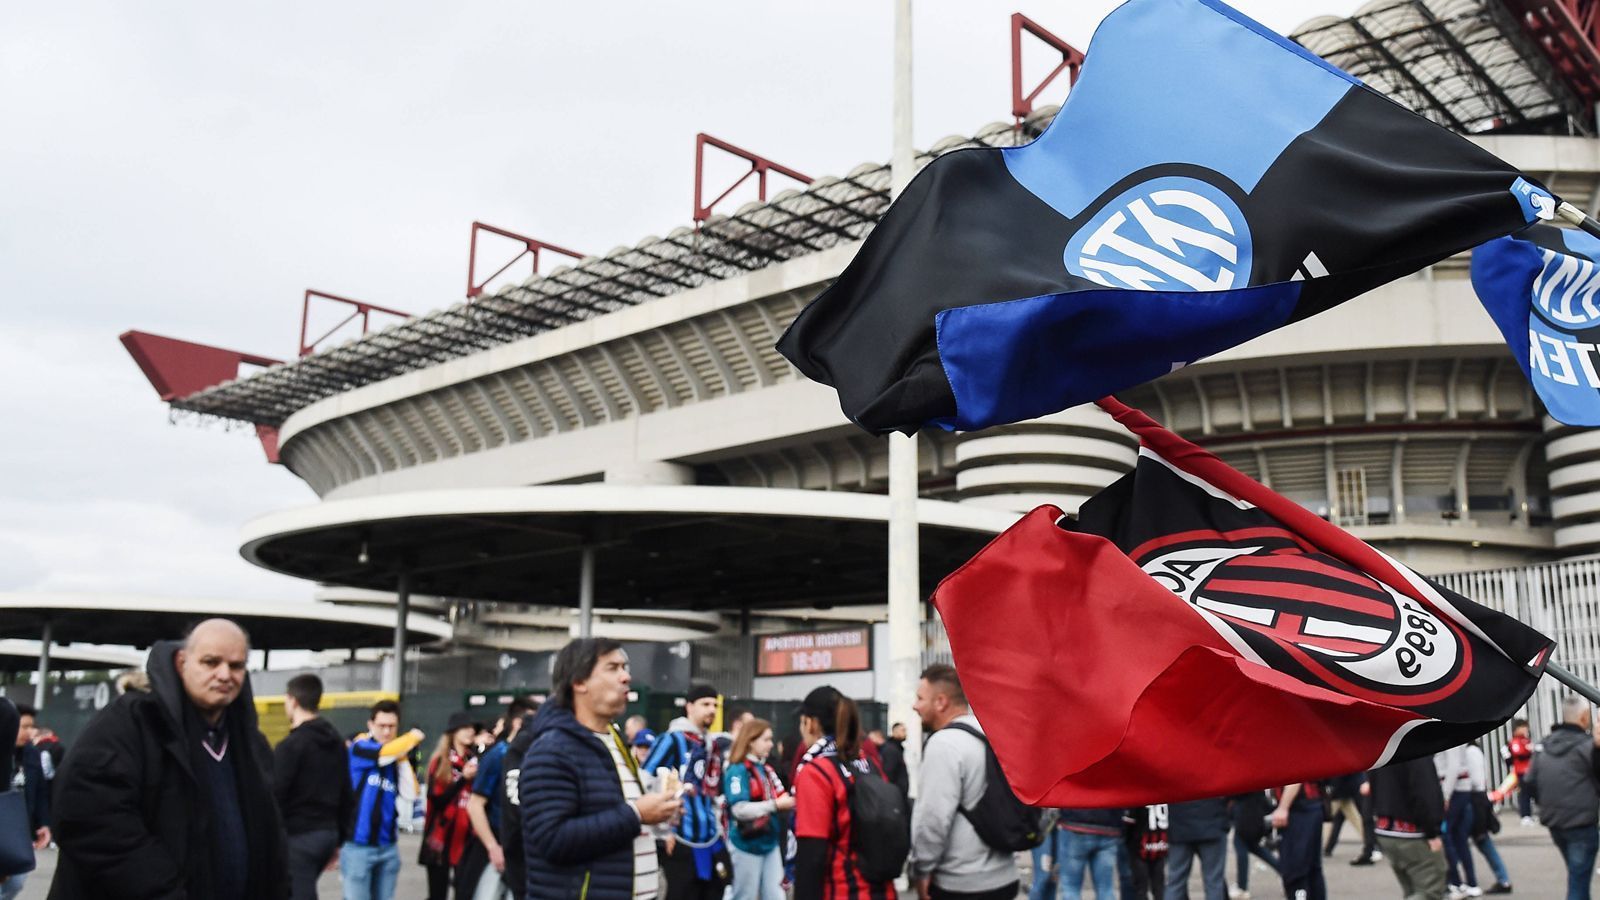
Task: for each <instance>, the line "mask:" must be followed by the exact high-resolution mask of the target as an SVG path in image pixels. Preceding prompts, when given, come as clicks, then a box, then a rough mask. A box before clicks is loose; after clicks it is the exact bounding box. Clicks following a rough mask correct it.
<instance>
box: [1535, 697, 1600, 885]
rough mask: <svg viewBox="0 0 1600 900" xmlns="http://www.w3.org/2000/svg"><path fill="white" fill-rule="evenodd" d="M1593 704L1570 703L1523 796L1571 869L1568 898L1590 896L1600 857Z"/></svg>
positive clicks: (1539, 752)
mask: <svg viewBox="0 0 1600 900" xmlns="http://www.w3.org/2000/svg"><path fill="white" fill-rule="evenodd" d="M1589 726H1590V717H1589V701H1587V700H1584V699H1583V698H1581V697H1568V698H1566V700H1564V701H1562V704H1561V724H1560V725H1557V726H1556V727H1555V728H1554V729H1552V730H1551V732H1550V735H1549V736H1548V737H1546V738H1545V739H1544V740H1543V741H1541V742H1540V743H1539V744H1538V746H1536V747H1534V748H1533V762H1531V763H1530V764H1529V765H1528V774H1527V775H1526V776H1525V777H1524V778H1523V779H1522V787H1523V790H1526V791H1527V792H1528V793H1529V795H1531V796H1532V797H1533V799H1534V800H1535V801H1536V802H1538V804H1539V822H1540V824H1542V825H1544V826H1545V827H1546V828H1549V829H1550V839H1551V840H1552V841H1554V842H1555V845H1556V847H1557V848H1559V849H1560V850H1561V856H1562V859H1563V860H1564V861H1565V862H1566V864H1567V896H1569V897H1587V896H1589V882H1590V879H1591V878H1592V877H1593V873H1594V858H1595V851H1596V849H1597V848H1600V831H1597V830H1596V827H1595V826H1596V819H1597V815H1596V812H1597V810H1596V808H1597V807H1600V753H1596V752H1595V743H1596V741H1595V739H1594V738H1591V737H1590V736H1589Z"/></svg>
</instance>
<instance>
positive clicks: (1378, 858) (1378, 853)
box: [1372, 849, 1383, 862]
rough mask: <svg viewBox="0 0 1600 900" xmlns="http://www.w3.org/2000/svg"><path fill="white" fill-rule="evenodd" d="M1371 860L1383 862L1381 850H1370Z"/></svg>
mask: <svg viewBox="0 0 1600 900" xmlns="http://www.w3.org/2000/svg"><path fill="white" fill-rule="evenodd" d="M1372 861H1373V862H1383V851H1382V850H1376V849H1374V850H1373V851H1372Z"/></svg>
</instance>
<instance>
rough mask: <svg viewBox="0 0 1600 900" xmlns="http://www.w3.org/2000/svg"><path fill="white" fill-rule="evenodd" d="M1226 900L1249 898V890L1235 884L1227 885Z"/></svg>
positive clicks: (1245, 899)
mask: <svg viewBox="0 0 1600 900" xmlns="http://www.w3.org/2000/svg"><path fill="white" fill-rule="evenodd" d="M1228 900H1250V892H1249V891H1247V890H1245V889H1244V888H1242V887H1239V886H1238V885H1237V884H1230V885H1228Z"/></svg>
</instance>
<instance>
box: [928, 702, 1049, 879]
mask: <svg viewBox="0 0 1600 900" xmlns="http://www.w3.org/2000/svg"><path fill="white" fill-rule="evenodd" d="M945 727H946V728H954V729H956V730H958V731H965V732H966V733H967V734H970V735H972V736H973V737H975V738H977V739H978V740H980V741H983V752H984V756H985V758H986V763H985V765H984V769H983V796H982V797H979V798H978V804H977V805H976V806H974V807H973V808H972V809H966V808H962V809H961V814H962V815H963V816H966V818H967V821H968V822H970V823H972V828H973V830H975V831H977V832H978V837H979V838H981V839H982V840H983V842H984V843H985V844H988V845H989V846H990V847H992V848H994V849H996V850H1003V851H1007V852H1012V853H1015V852H1017V851H1020V850H1032V849H1033V848H1034V847H1037V846H1039V845H1040V844H1042V843H1044V838H1045V831H1046V829H1045V827H1044V811H1043V810H1040V809H1038V808H1036V807H1032V806H1028V805H1027V804H1025V803H1023V802H1022V801H1021V800H1018V799H1017V795H1016V793H1015V792H1014V791H1012V790H1011V783H1010V782H1008V781H1006V773H1005V772H1003V771H1001V770H1000V760H999V759H997V758H996V757H995V755H994V748H993V747H990V746H989V739H988V738H986V737H984V736H983V732H981V731H979V730H978V729H976V728H973V727H972V726H970V725H963V724H961V723H959V722H951V723H950V724H949V725H946V726H945Z"/></svg>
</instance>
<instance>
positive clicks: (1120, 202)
mask: <svg viewBox="0 0 1600 900" xmlns="http://www.w3.org/2000/svg"><path fill="white" fill-rule="evenodd" d="M1555 206H1556V201H1555V199H1554V198H1553V197H1552V196H1551V195H1550V194H1549V193H1548V192H1547V191H1545V190H1544V189H1543V188H1541V187H1539V186H1538V185H1536V184H1533V183H1532V182H1530V181H1528V180H1526V179H1524V178H1522V177H1521V176H1520V174H1519V173H1518V172H1517V171H1516V170H1515V169H1513V168H1512V167H1510V166H1509V165H1507V164H1506V163H1504V162H1502V161H1501V160H1500V159H1498V158H1496V157H1495V156H1493V155H1492V154H1490V153H1488V152H1487V151H1485V150H1483V149H1481V148H1479V147H1478V146H1476V145H1475V144H1473V143H1472V142H1471V141H1469V140H1467V139H1466V138H1464V137H1461V136H1459V135H1456V134H1453V133H1451V132H1449V131H1447V130H1445V129H1443V128H1440V127H1438V126H1436V125H1434V124H1433V123H1431V122H1429V121H1427V120H1426V119H1423V118H1422V117H1420V116H1418V115H1416V114H1414V113H1412V112H1410V111H1409V110H1407V109H1405V108H1404V107H1401V106H1399V105H1397V104H1395V103H1393V102H1392V101H1390V100H1388V99H1386V98H1385V97H1383V96H1382V95H1380V94H1378V93H1376V92H1375V91H1373V90H1371V89H1370V88H1367V87H1366V86H1365V85H1363V84H1361V83H1360V82H1359V81H1357V80H1356V79H1354V78H1352V77H1350V76H1349V75H1346V74H1345V73H1344V72H1341V71H1340V70H1338V69H1337V68H1335V67H1333V66H1332V65H1330V64H1328V63H1327V62H1324V61H1323V60H1321V59H1319V58H1317V57H1316V56H1315V55H1313V54H1312V53H1310V52H1309V51H1307V50H1305V49H1304V48H1302V47H1300V46H1299V45H1297V44H1294V43H1292V42H1290V41H1289V40H1287V39H1285V38H1283V37H1280V36H1279V35H1277V34H1274V33H1273V32H1271V31H1269V30H1267V29H1266V28H1265V27H1263V26H1261V25H1259V24H1257V23H1255V22H1253V21H1251V20H1250V19H1248V18H1246V17H1244V16H1243V15H1241V14H1239V13H1238V12H1236V11H1235V10H1233V9H1232V8H1230V7H1228V6H1226V5H1225V4H1223V3H1221V2H1218V0H1129V2H1127V3H1125V4H1123V5H1122V6H1121V7H1119V8H1117V9H1116V10H1115V11H1113V12H1112V13H1111V15H1109V16H1107V17H1106V19H1105V21H1104V22H1103V23H1101V25H1100V27H1099V29H1098V31H1097V32H1096V33H1095V36H1094V42H1093V43H1092V44H1091V45H1090V49H1089V52H1088V58H1087V61H1086V62H1085V64H1084V68H1083V72H1082V75H1081V76H1080V78H1079V80H1078V83H1077V85H1076V86H1075V87H1074V88H1073V89H1072V92H1071V94H1070V95H1069V96H1068V98H1067V101H1066V103H1065V105H1063V106H1062V108H1061V112H1060V114H1059V115H1057V116H1056V119H1055V121H1054V122H1053V123H1051V125H1050V127H1049V129H1048V130H1046V131H1045V133H1044V134H1043V135H1041V136H1040V137H1039V139H1038V140H1036V141H1034V142H1033V143H1031V144H1028V145H1027V146H1023V147H1016V148H1009V149H990V148H984V149H973V150H960V151H956V152H953V153H949V154H947V155H945V156H942V157H940V158H938V159H937V160H935V161H934V162H933V163H932V164H930V165H929V166H928V167H927V168H926V169H925V170H923V171H922V172H921V173H920V174H919V175H918V176H917V177H916V178H915V179H914V180H913V181H912V182H911V184H910V185H909V186H908V187H907V188H906V190H905V193H904V194H903V195H902V196H901V197H900V198H899V199H898V200H897V201H896V202H895V203H894V205H893V206H892V207H891V208H890V209H889V211H888V213H887V214H886V215H885V216H884V218H883V220H882V221H881V222H880V223H879V224H878V226H877V228H876V229H874V230H873V232H872V234H871V235H870V236H869V237H868V238H867V241H866V243H865V245H864V246H863V247H862V249H861V251H860V252H859V253H858V254H857V255H856V258H855V260H854V261H852V262H851V263H850V265H849V266H848V267H847V268H846V269H845V271H844V273H843V274H842V275H841V276H840V277H839V280H838V281H837V282H835V284H834V285H833V286H832V287H830V288H829V289H828V290H827V291H825V292H824V293H823V294H822V295H821V296H819V297H818V298H817V299H816V300H815V301H813V302H812V303H811V305H810V306H809V307H807V308H806V309H805V310H804V311H803V312H801V314H800V316H799V317H798V318H797V319H796V320H795V321H794V324H793V325H791V326H790V328H789V330H788V332H787V333H786V334H784V336H783V338H782V339H781V340H780V341H779V343H778V349H779V350H780V351H781V352H782V353H783V355H784V356H786V357H788V359H789V360H790V362H792V363H794V364H795V366H796V367H798V368H799V369H800V371H801V372H803V373H805V375H806V376H808V377H809V378H811V379H813V380H815V381H820V382H822V383H824V384H829V385H832V386H833V387H834V388H835V389H837V390H838V392H839V398H840V403H841V405H842V406H843V408H844V411H845V414H846V415H848V416H849V417H850V419H851V420H852V421H854V422H856V423H857V424H859V425H860V426H862V427H863V428H865V429H867V430H869V431H872V432H878V433H883V432H888V431H895V430H898V431H907V432H911V431H915V430H916V429H918V428H921V427H923V426H926V425H937V426H940V427H943V428H947V429H961V430H972V429H978V428H984V427H987V426H990V425H997V424H1003V423H1006V422H1015V421H1019V420H1022V419H1028V418H1033V417H1036V416H1041V415H1045V414H1048V413H1052V412H1056V411H1058V410H1061V409H1065V408H1067V407H1070V406H1075V405H1077V404H1079V403H1084V402H1087V401H1090V400H1093V399H1095V398H1098V397H1101V396H1104V395H1106V394H1110V393H1113V392H1115V391H1118V390H1122V389H1124V388H1127V387H1131V386H1133V385H1136V384H1140V383H1142V382H1145V381H1149V380H1151V379H1154V378H1158V377H1160V376H1161V375H1164V374H1166V373H1168V372H1170V371H1172V370H1174V369H1176V368H1178V367H1180V366H1183V365H1186V364H1188V363H1191V362H1194V361H1195V360H1198V359H1201V358H1203V357H1206V356H1209V355H1211V354H1214V353H1217V352H1219V351H1221V350H1224V349H1226V348H1228V347H1232V346H1234V345H1235V344H1239V343H1241V342H1243V341H1246V340H1249V339H1250V338H1253V337H1256V336H1258V335H1261V334H1264V333H1266V332H1268V331H1271V330H1273V329H1275V328H1278V327H1280V326H1282V325H1285V324H1287V323H1289V322H1293V321H1296V320H1299V319H1303V318H1306V317H1307V316H1311V315H1314V314H1316V313H1318V312H1321V311H1323V310H1325V309H1328V308H1330V307H1332V306H1335V305H1337V304H1339V303H1342V302H1344V301H1345V300H1348V299H1350V298H1351V297H1354V296H1356V295H1358V294H1360V293H1362V292H1364V291H1368V290H1371V289H1372V288H1375V287H1377V286H1379V285H1381V284H1384V283H1385V282H1388V281H1392V280H1393V279H1395V278H1398V277H1400V276H1402V275H1406V274H1409V273H1411V272H1415V271H1417V270H1419V269H1421V268H1423V267H1425V266H1427V265H1430V264H1432V263H1434V262H1437V261H1438V260H1440V259H1443V258H1445V257H1447V256H1450V255H1451V254H1453V253H1457V252H1459V251H1461V250H1464V249H1466V248H1468V247H1472V246H1475V245H1477V244H1480V243H1482V242H1483V241H1486V240H1489V239H1491V238H1495V237H1499V236H1500V235H1504V234H1508V233H1510V232H1512V231H1514V230H1517V229H1519V228H1522V227H1523V226H1525V225H1527V224H1528V223H1530V222H1533V221H1535V220H1537V219H1548V218H1550V217H1551V216H1552V215H1553V214H1554V211H1555Z"/></svg>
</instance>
